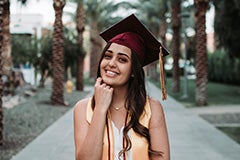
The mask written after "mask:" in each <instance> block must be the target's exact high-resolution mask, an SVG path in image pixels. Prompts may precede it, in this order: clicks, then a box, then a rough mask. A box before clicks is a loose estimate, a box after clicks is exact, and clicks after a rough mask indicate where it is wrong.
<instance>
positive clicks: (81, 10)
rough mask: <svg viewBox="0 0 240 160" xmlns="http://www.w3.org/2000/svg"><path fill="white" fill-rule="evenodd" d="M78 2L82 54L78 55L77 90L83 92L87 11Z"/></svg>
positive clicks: (78, 23) (79, 39) (80, 0)
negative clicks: (84, 38)
mask: <svg viewBox="0 0 240 160" xmlns="http://www.w3.org/2000/svg"><path fill="white" fill-rule="evenodd" d="M76 1H77V13H76V22H77V32H78V43H79V47H80V53H78V59H77V76H76V77H77V86H76V89H77V90H80V91H82V90H83V60H84V56H85V54H84V49H83V31H84V27H85V18H86V16H85V9H84V3H83V0H76Z"/></svg>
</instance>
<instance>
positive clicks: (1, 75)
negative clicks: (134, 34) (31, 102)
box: [0, 0, 240, 154]
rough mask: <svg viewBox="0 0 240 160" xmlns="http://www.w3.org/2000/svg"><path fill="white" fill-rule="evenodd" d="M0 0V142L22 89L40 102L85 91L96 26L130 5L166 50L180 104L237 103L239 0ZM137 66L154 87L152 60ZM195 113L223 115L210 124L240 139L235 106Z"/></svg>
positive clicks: (168, 74)
mask: <svg viewBox="0 0 240 160" xmlns="http://www.w3.org/2000/svg"><path fill="white" fill-rule="evenodd" d="M0 2H1V3H0V22H1V26H0V40H1V42H0V44H1V45H0V55H1V59H0V64H1V66H0V92H1V94H0V99H1V101H0V102H1V103H0V108H1V109H0V115H1V116H0V122H1V125H0V133H1V135H2V136H0V142H1V143H0V144H4V134H6V135H8V134H9V132H11V131H9V132H8V130H7V129H5V131H4V130H3V126H4V122H5V123H8V120H6V118H5V119H4V118H3V117H5V116H4V115H6V117H11V116H12V117H14V116H15V115H14V113H12V112H13V111H10V110H11V108H15V107H14V106H17V105H19V104H20V103H23V102H26V101H28V98H29V97H34V95H36V94H37V93H38V92H39V93H41V92H43V93H44V94H45V97H46V101H47V103H48V105H60V106H68V102H66V99H67V101H70V100H69V98H68V96H69V95H70V94H74V92H75V91H76V97H75V98H76V99H77V98H79V95H80V94H83V95H84V94H86V89H87V88H88V87H89V86H90V85H92V84H93V83H94V80H95V78H96V72H97V66H98V60H99V56H100V53H101V51H102V49H103V47H104V45H105V42H104V41H103V40H102V39H101V38H100V37H99V33H100V32H101V31H103V30H104V29H106V28H107V27H109V26H111V25H112V24H114V23H116V22H117V21H119V20H121V19H122V18H124V17H126V16H128V15H130V14H132V13H134V14H135V15H136V16H137V17H138V18H139V19H140V20H141V21H142V22H143V23H144V25H146V26H147V28H149V30H151V32H152V33H153V34H154V36H155V37H156V38H157V39H159V41H160V42H161V43H162V44H163V45H164V46H165V47H166V48H167V49H168V50H169V52H170V55H169V56H167V57H166V58H165V59H164V70H165V82H166V86H167V91H168V94H169V95H170V96H172V97H173V98H175V99H176V100H178V101H179V102H181V103H182V104H183V105H184V106H185V107H187V108H199V107H201V108H204V107H211V106H214V107H228V106H231V107H232V106H233V107H240V106H239V105H240V45H238V42H239V40H240V32H239V25H240V24H239V23H240V22H239V21H238V19H239V18H240V17H239V16H240V2H239V1H236V0H221V1H217V0H131V1H127V0H66V1H65V0H53V1H51V0H0ZM144 69H145V72H146V78H147V80H149V81H150V82H152V83H154V84H156V85H157V86H158V87H160V86H159V74H160V73H159V62H155V63H153V64H151V65H149V66H147V67H145V68H144ZM44 89H45V90H44ZM46 89H47V92H46ZM66 93H67V94H66ZM26 97H28V98H26ZM70 97H71V96H70ZM70 99H71V98H70ZM35 100H36V99H35ZM73 103H74V102H70V105H73ZM36 107H37V106H36ZM71 107H72V106H71ZM60 108H61V107H60ZM63 108H64V107H63ZM67 110H68V109H66V110H65V109H63V111H60V113H59V114H58V115H56V118H58V117H59V116H60V115H62V114H63V113H65V112H66V111H67ZM47 111H49V110H47ZM14 112H17V111H14ZM18 112H21V111H18ZM202 117H203V118H205V119H207V120H209V122H210V123H215V122H216V119H220V120H219V121H221V123H224V124H226V123H225V121H224V120H226V119H227V121H229V123H230V122H231V126H232V127H229V126H225V125H224V126H221V125H220V126H217V127H218V128H219V129H222V131H224V132H226V133H227V134H229V136H231V137H233V139H234V140H236V141H238V142H240V137H239V135H240V125H239V124H240V113H234V114H214V115H211V116H210V117H209V116H207V115H206V114H205V115H202ZM16 121H20V120H19V119H18V120H16ZM53 121H54V120H52V121H51V122H49V123H47V124H46V126H47V125H49V124H50V123H52V122H53ZM219 121H217V122H216V123H218V124H219V123H220V122H219ZM9 124H10V122H9ZM232 124H233V125H232ZM6 126H7V125H6ZM46 126H44V127H43V128H42V129H41V130H40V131H39V132H38V133H40V132H41V131H42V130H43V129H44V128H45V127H46ZM15 127H16V126H15ZM6 128H7V127H6ZM30 128H31V127H30ZM230 130H231V131H230ZM35 136H37V133H36V135H35ZM15 138H16V137H15ZM5 139H8V138H7V136H5ZM10 139H11V138H10ZM13 139H14V138H13ZM9 141H11V142H12V140H9ZM5 144H6V143H5ZM5 148H6V146H5ZM10 148H11V147H10ZM15 152H16V151H15ZM0 153H3V154H5V153H4V152H2V151H1V152H0Z"/></svg>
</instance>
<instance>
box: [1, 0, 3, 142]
mask: <svg viewBox="0 0 240 160" xmlns="http://www.w3.org/2000/svg"><path fill="white" fill-rule="evenodd" d="M2 53H3V2H2V1H1V2H0V145H3V106H2V92H3V82H2V74H3V69H2V68H3V67H2V62H3V57H2Z"/></svg>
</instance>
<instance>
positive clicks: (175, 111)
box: [12, 83, 240, 160]
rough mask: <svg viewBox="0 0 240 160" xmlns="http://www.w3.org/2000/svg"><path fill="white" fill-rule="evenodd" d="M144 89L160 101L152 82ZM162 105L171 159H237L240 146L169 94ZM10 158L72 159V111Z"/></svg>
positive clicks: (21, 159)
mask: <svg viewBox="0 0 240 160" xmlns="http://www.w3.org/2000/svg"><path fill="white" fill-rule="evenodd" d="M147 90H148V91H149V94H150V96H152V97H155V98H157V99H159V100H160V98H161V97H160V95H161V92H160V90H159V89H158V88H156V87H155V86H154V85H153V84H151V83H148V84H147ZM90 95H91V94H90ZM162 104H163V106H164V110H165V116H166V121H167V126H168V132H169V138H170V149H171V160H240V145H239V144H237V143H236V142H235V141H233V140H232V139H230V138H229V137H227V136H226V135H225V134H223V133H222V132H220V131H219V130H217V129H216V128H215V127H214V126H213V125H211V124H209V123H208V122H207V121H205V120H203V119H202V118H200V117H199V116H198V115H197V114H194V112H192V111H191V110H188V109H186V108H184V106H183V105H181V104H180V103H178V102H177V101H175V100H174V99H172V98H171V97H168V99H167V100H166V101H164V102H162ZM12 160H74V142H73V110H70V111H69V112H67V113H66V114H65V115H64V116H63V117H61V118H60V119H59V120H58V121H56V122H55V123H54V124H53V125H52V126H50V127H49V128H48V129H46V130H45V131H44V132H43V133H42V134H41V135H40V136H39V137H37V138H36V139H35V140H33V141H32V142H31V143H30V144H29V145H28V146H26V148H24V149H23V150H22V151H21V152H19V153H18V154H17V155H16V156H14V157H13V158H12Z"/></svg>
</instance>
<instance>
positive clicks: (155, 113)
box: [149, 98, 164, 128]
mask: <svg viewBox="0 0 240 160" xmlns="http://www.w3.org/2000/svg"><path fill="white" fill-rule="evenodd" d="M149 103H150V108H151V120H150V128H154V127H155V126H158V125H159V124H161V123H162V122H163V121H164V111H163V107H162V104H161V103H160V101H159V100H157V99H154V98H149Z"/></svg>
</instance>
